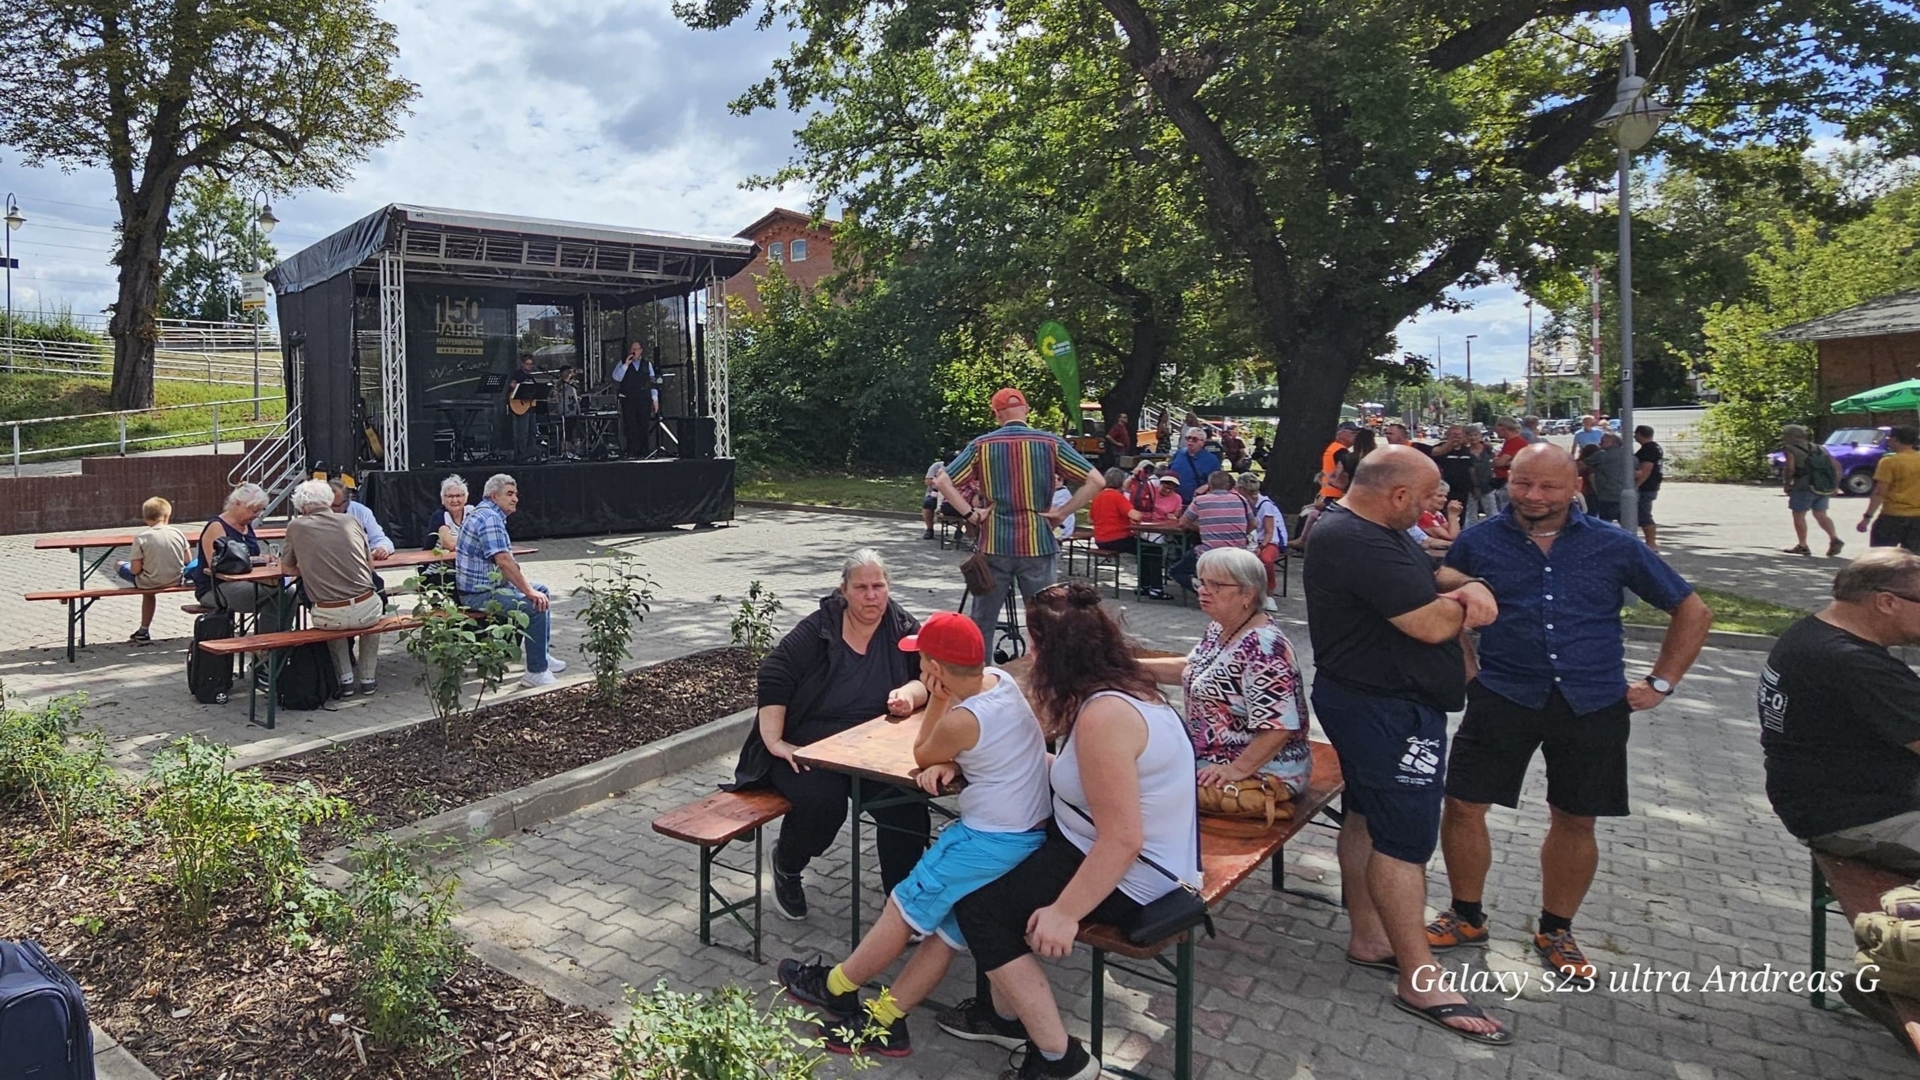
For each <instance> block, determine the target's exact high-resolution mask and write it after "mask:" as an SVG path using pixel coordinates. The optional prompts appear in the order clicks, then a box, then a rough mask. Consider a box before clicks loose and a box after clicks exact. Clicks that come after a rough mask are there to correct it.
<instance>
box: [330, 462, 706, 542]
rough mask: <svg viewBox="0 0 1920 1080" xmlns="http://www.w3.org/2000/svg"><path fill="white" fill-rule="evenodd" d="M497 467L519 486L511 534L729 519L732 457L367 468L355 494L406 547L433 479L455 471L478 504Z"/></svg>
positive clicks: (531, 536)
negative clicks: (397, 469) (358, 493)
mask: <svg viewBox="0 0 1920 1080" xmlns="http://www.w3.org/2000/svg"><path fill="white" fill-rule="evenodd" d="M501 472H504V473H506V474H507V475H509V476H511V477H513V478H514V479H515V480H516V481H518V482H519V485H520V509H519V510H518V511H517V512H515V513H514V515H513V516H512V517H510V518H508V519H507V528H508V529H509V530H510V531H511V532H512V533H513V538H514V539H515V540H535V539H539V538H542V537H548V536H592V535H597V534H601V533H626V532H649V531H653V530H658V529H668V528H672V527H673V526H675V525H696V524H704V523H708V522H716V521H732V520H733V460H732V459H731V458H706V459H691V460H681V459H677V458H660V459H656V460H653V461H565V462H553V463H549V464H544V465H511V464H499V465H480V464H477V463H476V464H475V465H473V466H471V467H467V468H451V467H445V466H442V467H436V468H431V469H413V470H410V471H407V472H379V471H375V472H369V473H367V474H366V476H365V477H364V478H363V479H362V481H361V498H362V499H363V500H364V501H365V502H366V504H367V505H368V506H370V507H372V508H373V512H374V515H375V516H377V517H378V518H379V519H380V523H381V525H383V526H385V528H386V530H387V534H388V535H389V536H391V537H392V538H393V542H394V543H395V544H398V545H399V546H401V547H413V546H416V545H418V544H419V543H420V542H421V541H422V540H423V539H425V536H426V531H427V522H428V521H429V520H431V519H432V517H433V512H434V511H435V510H436V509H438V508H439V506H440V481H441V480H443V479H445V478H446V477H447V476H450V475H452V474H454V473H459V474H460V475H461V476H462V477H464V478H465V479H466V481H467V487H468V489H469V490H470V491H471V493H472V499H471V501H472V502H473V503H478V502H479V501H480V499H481V497H482V493H483V490H484V488H485V486H486V482H487V477H489V476H491V475H493V474H494V473H501Z"/></svg>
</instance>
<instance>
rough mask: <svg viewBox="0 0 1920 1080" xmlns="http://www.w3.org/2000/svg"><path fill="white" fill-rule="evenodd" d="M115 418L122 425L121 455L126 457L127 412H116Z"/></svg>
mask: <svg viewBox="0 0 1920 1080" xmlns="http://www.w3.org/2000/svg"><path fill="white" fill-rule="evenodd" d="M113 419H114V422H115V423H116V424H118V425H119V427H120V456H121V457H126V456H127V414H126V413H118V414H115V416H114V418H113Z"/></svg>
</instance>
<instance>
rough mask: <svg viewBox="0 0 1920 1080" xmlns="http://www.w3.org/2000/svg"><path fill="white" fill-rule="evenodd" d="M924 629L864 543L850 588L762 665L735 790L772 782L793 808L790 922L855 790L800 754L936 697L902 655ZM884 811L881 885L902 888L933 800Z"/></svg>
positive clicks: (784, 905) (786, 856)
mask: <svg viewBox="0 0 1920 1080" xmlns="http://www.w3.org/2000/svg"><path fill="white" fill-rule="evenodd" d="M919 629H920V623H919V620H917V619H915V618H914V617H913V616H911V615H909V614H907V612H906V609H904V608H902V607H901V606H900V605H899V604H896V603H894V602H893V600H892V599H891V597H890V596H889V595H888V573H887V565H886V563H885V562H884V561H882V560H881V558H880V554H879V552H877V551H874V550H873V549H872V548H861V549H860V550H859V551H856V552H854V553H853V555H852V556H851V557H849V558H848V559H847V561H846V563H845V564H844V565H843V566H842V567H841V570H840V588H839V589H838V590H836V591H834V592H832V593H829V594H827V595H826V596H825V597H823V598H821V600H820V610H818V611H816V612H814V613H813V614H811V615H809V616H807V617H806V618H804V619H802V620H800V625H798V626H796V627H794V628H793V629H792V630H791V631H790V632H788V634H787V636H786V637H784V638H782V639H780V644H778V645H776V646H774V648H773V651H772V652H770V653H768V654H767V658H766V659H765V660H762V661H761V662H760V673H759V723H758V724H756V725H755V727H754V729H753V730H752V731H751V732H749V733H748V735H747V745H746V746H745V747H744V748H742V750H741V751H740V764H739V765H738V767H737V768H736V769H735V770H734V787H735V788H755V787H765V786H767V785H772V786H773V787H774V788H775V789H776V790H778V791H779V792H780V794H782V795H785V796H786V797H787V801H788V802H791V803H792V804H793V809H792V810H789V811H788V812H787V816H786V818H785V819H784V820H783V821H782V822H781V824H780V839H779V841H778V842H777V843H775V844H774V848H773V897H774V907H775V908H777V909H778V910H779V912H780V913H781V914H782V915H783V916H785V917H787V918H789V919H804V918H806V916H807V894H806V890H805V888H804V887H803V886H802V881H801V873H802V871H804V870H805V869H806V867H807V863H809V862H811V861H812V860H813V857H814V856H816V855H819V854H821V853H822V852H824V851H826V850H827V848H828V847H829V846H831V845H832V844H833V840H834V838H835V837H836V836H838V835H840V826H841V825H843V824H845V823H846V820H847V801H848V799H849V797H850V796H851V795H852V777H850V776H848V775H847V774H845V773H839V772H829V771H827V770H825V769H808V768H806V767H805V766H802V765H799V764H796V763H795V762H794V760H793V755H794V752H795V751H797V750H798V749H799V748H800V747H802V746H805V745H807V744H808V743H812V742H818V741H819V740H821V739H824V738H826V737H827V736H829V735H835V734H838V733H840V732H842V731H845V730H847V729H848V728H851V727H854V726H856V725H858V724H863V723H865V722H867V721H868V720H871V719H873V718H874V717H876V716H880V715H882V714H892V715H894V716H906V715H908V714H910V713H912V712H913V711H914V710H915V709H918V708H920V707H921V706H922V705H925V704H926V702H927V691H926V687H924V686H922V685H921V684H920V680H919V678H918V677H917V673H918V671H919V664H918V663H917V662H915V658H914V657H911V656H909V655H908V654H906V653H904V652H901V651H900V639H901V638H904V637H906V636H907V635H909V634H913V633H916V632H918V631H919ZM872 814H873V818H874V821H875V823H876V824H877V825H878V826H879V828H878V829H877V830H876V835H875V840H874V842H875V844H876V846H877V847H878V848H879V851H880V881H881V884H882V885H884V886H885V888H886V891H887V892H888V893H891V892H893V887H894V886H895V885H898V884H899V883H900V882H901V881H903V880H905V879H906V877H907V875H908V874H910V873H912V872H913V867H914V864H915V863H917V862H919V861H920V854H921V853H922V852H924V851H925V850H926V849H927V842H928V837H929V833H930V831H931V824H930V822H929V820H928V817H927V804H926V803H925V801H923V800H920V799H911V800H907V801H905V802H903V803H901V804H900V805H896V806H891V807H886V808H882V809H876V810H873V811H872ZM854 884H855V887H856V888H857V887H858V885H859V883H858V882H855V883H854Z"/></svg>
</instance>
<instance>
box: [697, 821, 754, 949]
mask: <svg viewBox="0 0 1920 1080" xmlns="http://www.w3.org/2000/svg"><path fill="white" fill-rule="evenodd" d="M765 829H766V826H764V825H762V826H759V827H758V828H755V829H754V830H753V831H752V832H751V833H746V834H743V835H741V836H738V837H736V838H735V839H737V840H740V841H743V842H744V841H745V840H746V839H747V837H748V836H751V837H753V865H752V866H751V867H746V866H735V865H734V864H732V863H728V862H723V861H721V859H720V853H721V852H723V851H725V850H727V845H729V844H731V843H733V841H732V840H726V841H722V842H721V843H718V844H715V845H713V846H711V847H702V848H701V849H700V944H702V945H712V944H713V943H714V941H713V921H714V919H715V918H716V917H718V916H721V915H725V916H729V917H731V918H732V919H733V921H734V922H736V923H738V924H739V925H740V929H742V930H745V931H746V932H747V933H748V935H750V936H751V937H752V939H753V947H752V948H751V949H740V948H736V947H735V946H732V945H725V944H723V945H722V946H721V947H722V948H727V949H733V951H735V952H737V953H740V954H741V955H743V956H746V957H747V958H748V959H750V960H752V961H753V962H754V963H756V964H757V963H760V893H761V889H762V886H763V881H762V876H761V875H762V867H764V866H765V865H766V860H765V854H766V852H765V847H766V845H765V843H764V841H763V840H762V833H763V832H764V831H765ZM716 866H717V867H719V868H720V869H722V870H729V871H732V872H733V873H736V874H740V875H741V876H743V877H746V876H751V877H752V878H753V893H752V895H751V897H750V898H749V899H745V900H729V899H728V898H727V896H726V894H724V893H722V892H721V891H720V890H719V889H717V888H715V887H714V884H713V868H714V867H716ZM748 908H752V909H753V922H752V923H751V924H749V923H748V922H747V920H746V918H745V917H743V916H742V915H741V914H740V913H741V912H743V911H745V910H747V909H748Z"/></svg>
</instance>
